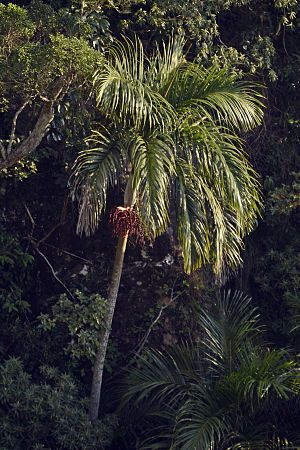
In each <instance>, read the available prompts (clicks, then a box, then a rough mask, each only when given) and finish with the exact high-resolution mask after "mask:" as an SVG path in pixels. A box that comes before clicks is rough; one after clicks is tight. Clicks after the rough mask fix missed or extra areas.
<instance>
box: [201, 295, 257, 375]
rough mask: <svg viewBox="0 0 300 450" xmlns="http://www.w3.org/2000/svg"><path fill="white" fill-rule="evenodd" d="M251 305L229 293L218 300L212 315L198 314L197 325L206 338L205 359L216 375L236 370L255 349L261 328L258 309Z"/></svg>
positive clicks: (244, 299) (246, 299) (204, 342)
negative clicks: (198, 323)
mask: <svg viewBox="0 0 300 450" xmlns="http://www.w3.org/2000/svg"><path fill="white" fill-rule="evenodd" d="M250 302H251V299H250V298H249V297H248V296H247V295H245V294H244V293H242V292H239V291H235V292H233V293H231V291H228V293H227V294H226V295H225V294H223V296H221V297H220V298H219V300H218V302H217V304H216V306H215V311H214V313H213V314H212V313H208V312H206V311H202V312H201V313H200V317H199V320H200V324H201V326H202V327H203V330H204V332H205V335H206V337H205V338H204V340H203V345H204V348H205V353H206V357H207V359H208V361H209V363H210V364H211V367H212V369H213V371H214V372H217V373H218V374H219V375H220V373H223V375H229V374H231V373H232V372H233V371H236V370H239V368H240V365H241V363H242V362H243V361H244V358H245V355H247V354H249V352H251V348H252V349H253V348H254V344H255V339H256V337H257V333H259V332H260V331H261V326H260V325H259V323H258V317H259V316H258V314H257V313H256V311H257V308H253V307H251V306H250Z"/></svg>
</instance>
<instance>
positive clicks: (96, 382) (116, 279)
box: [89, 234, 128, 421]
mask: <svg viewBox="0 0 300 450" xmlns="http://www.w3.org/2000/svg"><path fill="white" fill-rule="evenodd" d="M127 239H128V234H127V235H126V236H125V237H119V239H118V244H117V249H116V255H115V261H114V267H113V272H112V277H111V283H110V286H109V290H108V296H107V300H108V311H107V314H106V317H105V328H104V329H103V330H102V331H101V333H100V336H99V349H98V351H97V354H96V360H95V364H94V372H93V381H92V389H91V396H90V411H89V413H90V420H91V421H94V420H96V419H97V417H98V410H99V404H100V393H101V385H102V375H103V368H104V360H105V355H106V349H107V344H108V339H109V335H110V329H111V324H112V319H113V315H114V310H115V305H116V300H117V295H118V291H119V286H120V279H121V274H122V268H123V261H124V254H125V250H126V245H127Z"/></svg>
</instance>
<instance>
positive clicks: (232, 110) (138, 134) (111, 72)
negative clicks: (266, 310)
mask: <svg viewBox="0 0 300 450" xmlns="http://www.w3.org/2000/svg"><path fill="white" fill-rule="evenodd" d="M94 87H95V92H96V97H97V104H98V107H99V109H100V111H101V113H102V114H103V116H104V121H103V124H101V125H99V126H98V127H97V130H95V131H94V132H93V133H92V135H91V136H90V138H89V139H88V140H87V142H88V145H89V147H88V148H87V149H86V150H83V151H82V152H81V153H80V154H79V156H78V159H77V161H76V164H75V170H74V175H73V186H74V190H75V192H76V193H77V194H78V195H79V203H80V209H79V220H78V232H79V233H82V232H83V231H84V232H85V233H86V234H87V235H89V234H90V233H91V232H93V231H94V230H95V229H96V226H97V223H98V221H99V218H100V215H101V212H102V210H103V208H105V204H106V196H107V192H108V189H109V188H114V187H115V186H116V185H118V186H119V187H121V186H122V185H124V186H126V189H125V196H124V207H125V208H126V211H127V212H126V214H127V217H128V216H129V213H131V212H132V211H133V209H135V211H136V213H137V214H138V217H139V220H140V222H141V226H142V228H143V230H144V233H145V234H148V235H151V236H152V237H155V236H157V235H159V234H161V233H163V232H164V231H165V230H166V228H167V226H168V224H169V206H170V201H171V200H172V202H173V204H174V209H175V211H176V221H177V229H178V240H179V242H180V244H181V247H182V255H183V261H184V269H185V271H186V272H188V273H189V272H190V271H191V270H193V269H196V268H198V267H200V266H201V265H202V264H204V263H206V262H210V263H212V265H213V267H214V270H215V272H216V274H218V275H219V276H220V275H221V274H222V273H224V270H225V268H226V267H236V266H237V265H238V264H239V262H240V255H239V250H240V246H241V242H242V238H243V236H244V235H245V234H246V233H247V232H249V231H251V230H252V229H253V228H254V226H255V221H256V217H257V214H258V210H259V205H260V200H259V191H258V183H257V180H256V174H255V172H254V171H253V169H252V168H251V166H250V164H249V163H248V161H247V159H246V156H245V154H244V152H243V148H242V144H241V141H240V140H239V138H238V137H237V135H236V133H237V132H238V131H241V130H242V131H247V130H250V129H252V128H253V127H254V126H256V125H257V124H259V123H260V120H261V117H262V110H261V104H260V101H259V95H258V94H257V92H256V91H255V90H254V87H253V86H251V84H249V83H244V82H241V81H236V80H235V78H234V76H233V75H230V74H228V73H227V72H226V71H225V70H218V69H217V68H210V69H208V70H206V69H204V68H203V67H202V66H200V65H199V64H198V63H196V62H188V61H187V60H186V58H185V55H184V41H183V39H182V38H181V37H176V38H173V39H170V41H169V43H168V44H166V45H163V46H162V48H161V49H159V48H157V49H156V50H155V51H154V53H153V55H152V56H151V57H149V58H148V57H146V55H145V54H144V50H143V46H142V44H141V42H140V41H139V40H136V41H135V42H134V43H132V42H131V41H127V40H125V43H124V44H121V43H118V44H116V45H115V46H113V47H112V48H111V49H110V50H109V51H108V55H107V60H106V62H104V63H103V65H102V66H101V68H99V70H98V71H97V72H96V74H95V76H94ZM123 211H124V210H121V211H120V212H121V213H123ZM118 223H119V222H118ZM115 231H116V233H118V230H115ZM123 231H124V228H123ZM129 232H130V230H129V229H128V232H125V233H124V232H122V235H120V237H119V241H118V247H117V256H116V258H115V266H114V270H113V276H112V278H113V281H112V283H111V285H110V289H109V293H108V300H109V304H110V305H111V307H110V310H109V312H108V318H107V329H108V330H109V328H110V326H111V321H112V316H113V312H114V305H115V301H116V297H117V292H118V287H119V281H120V276H121V270H122V264H123V257H124V252H125V248H126V243H127V238H128V234H129ZM103 333H106V337H107V339H108V335H107V333H109V331H105V332H103ZM103 339H104V338H101V344H100V346H101V347H102V348H104V356H105V350H106V344H105V343H103V342H104V341H106V342H107V339H106V338H105V339H104V341H103ZM104 356H103V355H102V357H101V358H100V359H101V361H102V362H101V363H100V362H98V363H99V364H100V365H102V366H103V358H104ZM98 363H96V364H98ZM99 364H98V366H99ZM100 372H101V370H99V373H100ZM94 373H95V372H94ZM101 373H102V372H101ZM101 376H102V375H101ZM100 384H101V383H100ZM97 389H98V388H97ZM94 409H95V408H94ZM96 409H98V408H96ZM94 414H95V413H94Z"/></svg>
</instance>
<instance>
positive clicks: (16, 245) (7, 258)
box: [0, 227, 33, 312]
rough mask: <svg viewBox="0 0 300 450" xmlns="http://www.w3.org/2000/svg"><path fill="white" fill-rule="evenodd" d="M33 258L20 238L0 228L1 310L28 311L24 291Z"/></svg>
mask: <svg viewBox="0 0 300 450" xmlns="http://www.w3.org/2000/svg"><path fill="white" fill-rule="evenodd" d="M32 262H33V256H31V255H29V254H28V253H26V252H24V251H23V249H22V247H21V245H20V242H19V239H18V236H17V235H13V234H10V233H7V232H6V231H5V230H4V229H3V228H1V227H0V308H2V309H4V310H6V311H8V312H12V311H16V312H18V311H26V310H28V309H29V303H28V302H27V301H26V300H24V299H23V289H24V287H25V285H26V284H28V281H29V278H30V266H31V265H32Z"/></svg>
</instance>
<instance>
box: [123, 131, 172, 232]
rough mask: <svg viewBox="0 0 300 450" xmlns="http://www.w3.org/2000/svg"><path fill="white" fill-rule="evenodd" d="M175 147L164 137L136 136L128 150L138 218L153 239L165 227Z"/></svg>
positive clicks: (166, 224) (154, 135) (170, 140)
mask: <svg viewBox="0 0 300 450" xmlns="http://www.w3.org/2000/svg"><path fill="white" fill-rule="evenodd" d="M173 147H174V143H173V141H172V139H171V138H169V137H168V136H167V135H165V136H160V135H156V134H153V135H150V136H147V137H146V138H144V137H142V136H140V135H136V136H134V138H133V139H132V140H131V142H130V145H129V149H130V155H131V164H132V170H133V188H134V189H138V190H139V200H138V202H137V207H138V209H139V214H140V217H141V219H142V221H143V223H144V225H145V227H146V229H147V230H148V232H149V233H152V234H153V236H154V237H155V236H157V235H159V234H160V233H162V232H163V231H165V229H166V228H167V226H168V220H169V218H168V209H169V185H170V179H171V177H172V174H173V173H174V170H175V164H174V153H173Z"/></svg>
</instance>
